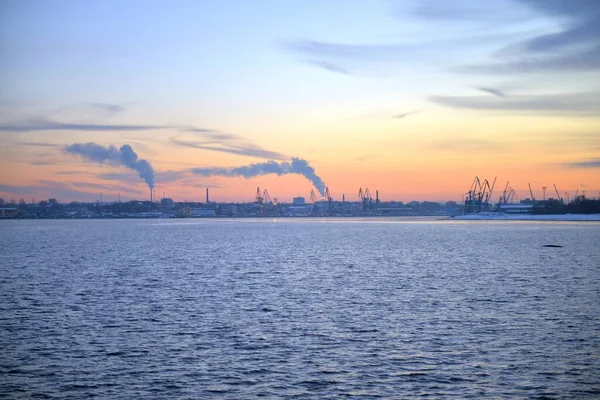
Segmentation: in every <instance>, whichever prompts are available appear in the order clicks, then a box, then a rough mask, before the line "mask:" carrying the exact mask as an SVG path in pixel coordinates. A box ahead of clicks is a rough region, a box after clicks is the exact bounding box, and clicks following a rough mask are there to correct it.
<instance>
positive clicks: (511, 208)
mask: <svg viewBox="0 0 600 400" xmlns="http://www.w3.org/2000/svg"><path fill="white" fill-rule="evenodd" d="M496 184H497V179H496V178H494V180H493V181H489V180H487V179H479V178H478V177H475V179H474V180H473V182H472V184H471V186H470V187H469V189H468V190H467V191H466V193H464V194H463V196H462V197H463V199H462V201H461V202H455V201H448V202H444V203H440V202H432V201H411V202H407V203H403V202H401V201H382V200H380V197H379V191H378V190H375V191H374V196H373V195H372V194H371V191H370V190H369V189H368V188H364V189H363V188H362V187H361V188H359V189H358V191H357V194H355V195H354V196H352V198H346V195H342V198H341V199H339V200H335V199H334V198H333V197H332V196H331V194H330V191H329V188H327V187H326V188H325V190H324V194H322V195H321V194H320V193H317V192H315V190H312V191H311V192H310V194H309V196H308V197H307V198H305V197H294V198H293V201H292V202H291V203H284V202H279V201H278V200H277V198H276V197H271V195H270V194H269V192H268V190H267V189H261V188H260V187H257V188H256V192H255V194H254V201H253V202H246V203H232V202H214V201H211V199H210V193H209V189H206V198H205V199H204V201H203V202H196V201H183V202H181V201H180V202H177V201H174V200H173V199H171V198H168V197H164V195H163V197H162V198H161V199H157V198H156V195H155V193H154V192H153V191H151V194H150V200H149V201H138V200H131V201H124V202H121V201H120V199H119V200H117V201H113V202H105V201H103V200H102V194H100V200H99V201H95V202H90V203H83V202H75V201H73V202H69V203H59V202H58V201H56V199H48V200H44V201H40V202H37V203H36V202H31V203H26V202H25V201H24V200H22V199H21V200H20V201H18V202H17V201H15V200H11V201H9V202H6V201H5V200H4V199H0V218H3V219H8V218H11V219H12V218H23V219H29V218H30V219H36V218H253V217H254V218H255V217H391V216H408V217H409V216H439V217H450V216H457V215H469V214H478V213H499V214H500V213H502V214H566V213H571V214H574V213H580V214H595V213H600V199H598V198H589V197H586V194H585V192H582V193H579V190H577V191H576V192H575V193H574V194H573V196H570V195H569V193H565V195H564V196H561V195H560V192H559V191H558V188H557V187H556V185H553V187H552V189H554V190H553V191H552V193H553V195H551V196H550V195H549V196H548V197H547V196H546V195H547V190H548V187H547V186H543V187H541V189H542V198H541V199H539V198H536V196H534V190H533V189H532V187H531V185H528V186H529V187H528V189H529V194H530V197H527V198H524V199H519V198H518V197H517V191H516V190H515V189H514V188H512V187H511V186H510V182H506V184H504V185H503V189H502V190H501V191H500V190H498V189H496V186H497V185H496ZM495 189H496V190H498V193H497V192H495ZM554 195H555V196H554ZM494 199H497V200H494Z"/></svg>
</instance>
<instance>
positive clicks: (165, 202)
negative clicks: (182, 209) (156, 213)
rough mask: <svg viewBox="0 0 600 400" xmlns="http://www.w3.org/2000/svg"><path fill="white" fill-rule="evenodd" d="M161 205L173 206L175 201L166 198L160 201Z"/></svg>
mask: <svg viewBox="0 0 600 400" xmlns="http://www.w3.org/2000/svg"><path fill="white" fill-rule="evenodd" d="M160 204H162V205H163V206H172V205H173V199H171V198H169V197H164V198H162V199H161V200H160Z"/></svg>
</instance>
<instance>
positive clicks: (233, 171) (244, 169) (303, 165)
mask: <svg viewBox="0 0 600 400" xmlns="http://www.w3.org/2000/svg"><path fill="white" fill-rule="evenodd" d="M191 171H192V173H194V174H198V175H202V176H226V177H237V176H241V177H244V178H253V177H255V176H259V175H268V174H276V175H286V174H298V175H302V176H304V177H305V178H306V179H308V180H309V181H310V182H311V183H312V184H313V185H314V187H315V188H316V189H317V190H318V191H319V193H321V195H323V196H324V195H325V183H324V182H323V180H322V179H321V178H319V176H318V175H317V174H316V172H315V169H314V168H313V167H311V166H310V165H309V164H308V161H306V160H303V159H301V158H296V157H292V160H291V161H283V162H277V161H267V162H264V163H257V164H249V165H243V166H241V167H235V168H222V167H212V168H193V169H192V170H191Z"/></svg>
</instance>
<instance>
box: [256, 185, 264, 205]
mask: <svg viewBox="0 0 600 400" xmlns="http://www.w3.org/2000/svg"><path fill="white" fill-rule="evenodd" d="M256 202H257V203H258V204H262V203H263V196H262V193H261V192H260V187H257V188H256Z"/></svg>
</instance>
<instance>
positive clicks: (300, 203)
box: [293, 197, 306, 206]
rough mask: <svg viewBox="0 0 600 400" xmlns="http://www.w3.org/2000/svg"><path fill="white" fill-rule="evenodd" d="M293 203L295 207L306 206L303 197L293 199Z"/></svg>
mask: <svg viewBox="0 0 600 400" xmlns="http://www.w3.org/2000/svg"><path fill="white" fill-rule="evenodd" d="M293 203H294V205H295V206H303V205H305V204H306V200H305V199H304V197H294V200H293Z"/></svg>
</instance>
